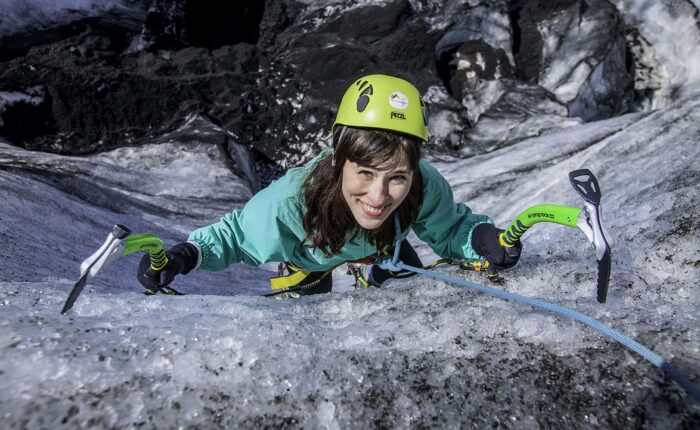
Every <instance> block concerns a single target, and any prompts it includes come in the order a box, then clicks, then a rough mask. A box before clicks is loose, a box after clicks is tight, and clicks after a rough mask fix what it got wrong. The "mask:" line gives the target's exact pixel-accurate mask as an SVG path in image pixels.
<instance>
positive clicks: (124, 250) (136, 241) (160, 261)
mask: <svg viewBox="0 0 700 430" xmlns="http://www.w3.org/2000/svg"><path fill="white" fill-rule="evenodd" d="M130 233H131V230H129V229H128V228H127V227H125V226H123V225H121V224H115V225H114V227H112V232H111V233H110V234H109V235H108V236H107V240H105V242H104V243H103V244H102V246H101V247H100V248H99V249H98V250H97V251H95V253H94V254H92V255H91V256H90V257H88V258H87V259H85V260H84V261H83V262H82V263H81V264H80V279H78V282H76V283H75V286H74V287H73V289H72V290H71V292H70V295H69V296H68V299H67V300H66V304H65V305H63V310H61V313H62V314H64V313H66V312H67V311H68V310H69V309H70V308H72V307H73V304H74V303H75V300H76V299H77V298H78V296H79V295H80V293H81V291H83V287H84V286H85V284H86V283H87V280H88V277H90V278H94V277H96V276H97V274H98V273H99V272H100V270H102V268H103V267H104V266H105V265H106V264H107V263H109V262H110V261H112V260H114V259H116V258H118V257H119V256H121V255H130V254H134V253H136V252H147V253H148V255H149V256H150V257H151V267H150V269H149V270H152V271H154V272H158V271H160V270H163V268H164V267H165V265H166V264H168V257H167V256H166V254H165V245H164V244H163V241H162V240H161V239H160V238H159V237H158V236H155V235H152V234H134V235H130Z"/></svg>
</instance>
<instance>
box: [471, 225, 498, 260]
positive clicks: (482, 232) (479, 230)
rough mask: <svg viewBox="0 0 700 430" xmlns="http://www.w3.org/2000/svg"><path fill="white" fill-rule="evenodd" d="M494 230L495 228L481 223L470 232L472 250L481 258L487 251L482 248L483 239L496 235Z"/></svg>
mask: <svg viewBox="0 0 700 430" xmlns="http://www.w3.org/2000/svg"><path fill="white" fill-rule="evenodd" d="M496 230H497V228H496V227H495V226H494V225H493V224H489V223H482V224H479V225H477V226H476V227H474V230H472V249H474V251H476V253H477V254H479V255H481V256H482V257H486V254H487V252H486V251H487V250H486V248H485V247H484V246H483V244H484V239H486V238H487V237H490V236H495V235H497V234H498V233H497V231H496Z"/></svg>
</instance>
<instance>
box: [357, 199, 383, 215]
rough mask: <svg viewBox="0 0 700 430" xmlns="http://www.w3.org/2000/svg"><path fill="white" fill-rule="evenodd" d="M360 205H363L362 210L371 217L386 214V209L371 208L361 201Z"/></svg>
mask: <svg viewBox="0 0 700 430" xmlns="http://www.w3.org/2000/svg"><path fill="white" fill-rule="evenodd" d="M360 204H361V205H362V209H364V210H365V212H367V213H368V214H369V215H372V216H379V215H381V214H382V213H383V212H384V208H375V207H374V206H370V205H368V204H367V203H365V202H363V201H360Z"/></svg>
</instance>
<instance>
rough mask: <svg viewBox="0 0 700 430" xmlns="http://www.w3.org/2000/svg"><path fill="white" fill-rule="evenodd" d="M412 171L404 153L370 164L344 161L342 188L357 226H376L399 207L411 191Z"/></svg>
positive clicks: (370, 228) (366, 227) (372, 228)
mask: <svg viewBox="0 0 700 430" xmlns="http://www.w3.org/2000/svg"><path fill="white" fill-rule="evenodd" d="M412 182H413V170H412V169H411V167H410V164H409V163H408V159H407V158H406V156H405V155H403V156H401V157H396V158H395V159H393V160H391V161H389V162H388V163H386V164H384V165H381V166H376V167H374V168H372V167H365V166H360V165H359V164H357V163H353V162H352V161H348V160H346V161H345V165H344V166H343V182H342V190H343V197H344V198H345V201H346V202H347V203H348V206H350V211H351V212H352V215H353V216H354V217H355V221H357V223H358V224H360V226H362V227H363V228H365V229H367V230H374V229H376V228H379V227H380V226H381V225H382V223H383V222H384V220H386V219H387V218H388V217H389V215H391V214H392V213H393V212H394V210H395V209H396V208H397V207H399V205H400V204H401V203H402V202H403V200H404V199H405V198H406V196H407V195H408V192H409V191H410V190H411V183H412Z"/></svg>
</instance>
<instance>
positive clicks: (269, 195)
mask: <svg viewBox="0 0 700 430" xmlns="http://www.w3.org/2000/svg"><path fill="white" fill-rule="evenodd" d="M288 175H289V173H288ZM289 182H290V178H288V177H284V178H281V179H280V180H279V181H276V182H273V183H272V184H271V185H270V186H268V187H267V188H265V189H263V190H261V191H260V192H258V193H257V194H256V195H255V196H253V198H252V199H250V200H249V201H248V203H247V204H246V205H245V207H243V209H241V210H235V211H233V212H231V213H229V214H226V215H224V216H223V217H221V219H220V220H219V222H217V223H215V224H212V225H210V226H207V227H202V228H200V229H197V230H195V231H193V232H192V233H190V236H189V239H188V240H189V241H192V242H195V243H196V244H197V245H199V248H200V250H201V264H200V265H199V268H200V269H204V270H209V271H218V270H223V269H225V268H227V267H228V266H230V265H231V264H234V263H239V262H243V263H246V264H250V265H254V266H259V265H260V264H263V263H265V262H268V261H289V260H290V259H291V257H292V255H293V254H294V250H295V248H296V247H298V246H301V242H302V240H303V239H304V237H305V233H304V230H303V227H302V225H301V222H297V223H290V222H289V219H296V218H299V217H300V216H301V208H299V207H297V206H298V199H297V198H296V197H295V196H293V195H289V190H290V188H289ZM290 211H294V212H295V213H294V214H290V213H288V212H290Z"/></svg>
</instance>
